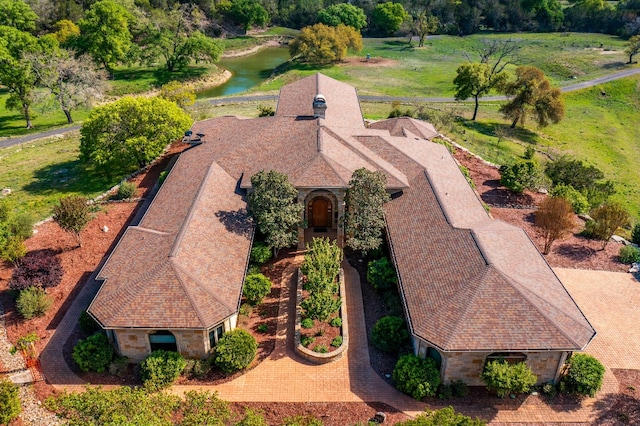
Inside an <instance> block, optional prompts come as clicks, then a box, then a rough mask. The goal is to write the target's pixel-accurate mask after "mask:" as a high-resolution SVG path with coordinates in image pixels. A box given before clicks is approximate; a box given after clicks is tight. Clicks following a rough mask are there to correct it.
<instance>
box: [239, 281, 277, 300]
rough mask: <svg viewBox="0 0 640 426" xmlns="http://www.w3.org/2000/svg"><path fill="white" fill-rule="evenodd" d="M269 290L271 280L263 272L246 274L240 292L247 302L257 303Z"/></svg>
mask: <svg viewBox="0 0 640 426" xmlns="http://www.w3.org/2000/svg"><path fill="white" fill-rule="evenodd" d="M270 291H271V281H270V280H269V278H267V277H265V276H264V275H263V274H252V275H247V278H245V280H244V289H243V290H242V294H243V295H244V297H245V299H247V302H249V303H250V304H252V305H257V304H258V303H260V302H262V299H263V298H264V297H265V296H266V295H267V294H269V292H270Z"/></svg>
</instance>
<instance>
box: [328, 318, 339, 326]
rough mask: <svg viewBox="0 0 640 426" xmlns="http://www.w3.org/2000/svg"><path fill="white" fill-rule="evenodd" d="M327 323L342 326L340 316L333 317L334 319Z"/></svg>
mask: <svg viewBox="0 0 640 426" xmlns="http://www.w3.org/2000/svg"><path fill="white" fill-rule="evenodd" d="M329 325H330V326H331V327H342V318H340V317H335V318H334V319H332V320H331V322H330V323H329Z"/></svg>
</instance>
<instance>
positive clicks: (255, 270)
mask: <svg viewBox="0 0 640 426" xmlns="http://www.w3.org/2000/svg"><path fill="white" fill-rule="evenodd" d="M260 273H262V272H261V271H260V265H257V264H255V263H251V264H249V268H247V275H254V274H260Z"/></svg>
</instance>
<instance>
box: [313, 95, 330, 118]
mask: <svg viewBox="0 0 640 426" xmlns="http://www.w3.org/2000/svg"><path fill="white" fill-rule="evenodd" d="M326 111H327V100H326V99H325V98H324V95H321V94H319V93H318V94H317V95H316V96H315V98H313V116H314V117H316V118H324V114H325V112H326Z"/></svg>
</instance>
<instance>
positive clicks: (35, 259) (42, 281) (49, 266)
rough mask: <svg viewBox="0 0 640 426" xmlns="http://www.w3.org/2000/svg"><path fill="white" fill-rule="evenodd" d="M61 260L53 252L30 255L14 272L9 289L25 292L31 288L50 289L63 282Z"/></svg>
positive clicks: (45, 251)
mask: <svg viewBox="0 0 640 426" xmlns="http://www.w3.org/2000/svg"><path fill="white" fill-rule="evenodd" d="M62 273H63V271H62V264H61V262H60V258H59V257H58V256H56V255H55V252H53V251H51V250H40V251H38V252H31V253H28V254H27V255H26V256H25V257H24V258H23V259H22V261H20V264H19V265H18V266H16V269H14V271H13V275H12V276H11V280H9V288H10V289H12V290H24V289H26V288H29V287H40V288H43V289H45V288H49V287H55V286H57V285H58V284H60V281H61V280H62Z"/></svg>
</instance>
